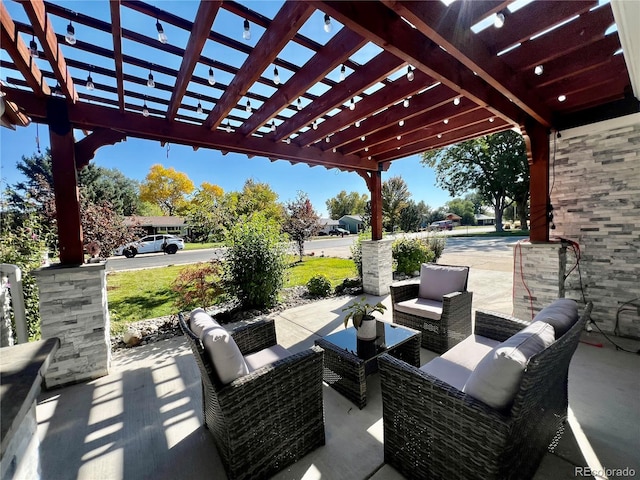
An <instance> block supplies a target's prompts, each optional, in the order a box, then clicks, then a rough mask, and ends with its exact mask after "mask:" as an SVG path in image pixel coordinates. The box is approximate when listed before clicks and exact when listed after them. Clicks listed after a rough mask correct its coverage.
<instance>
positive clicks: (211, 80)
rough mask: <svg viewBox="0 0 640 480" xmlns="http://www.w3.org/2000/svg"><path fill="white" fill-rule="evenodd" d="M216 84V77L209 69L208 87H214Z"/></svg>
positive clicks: (211, 69) (210, 68)
mask: <svg viewBox="0 0 640 480" xmlns="http://www.w3.org/2000/svg"><path fill="white" fill-rule="evenodd" d="M215 84H216V77H215V75H214V74H213V68H212V67H209V85H211V86H214V85H215Z"/></svg>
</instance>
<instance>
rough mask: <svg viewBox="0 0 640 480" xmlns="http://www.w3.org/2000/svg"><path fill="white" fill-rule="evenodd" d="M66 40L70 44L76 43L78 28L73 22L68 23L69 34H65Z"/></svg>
mask: <svg viewBox="0 0 640 480" xmlns="http://www.w3.org/2000/svg"><path fill="white" fill-rule="evenodd" d="M64 40H65V42H67V43H68V44H69V45H75V44H76V29H75V28H73V25H72V23H71V22H69V25H67V34H66V35H65V36H64Z"/></svg>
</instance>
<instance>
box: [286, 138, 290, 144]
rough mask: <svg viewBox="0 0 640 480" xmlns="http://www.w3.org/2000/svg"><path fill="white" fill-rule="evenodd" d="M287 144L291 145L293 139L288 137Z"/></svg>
mask: <svg viewBox="0 0 640 480" xmlns="http://www.w3.org/2000/svg"><path fill="white" fill-rule="evenodd" d="M285 142H287V145H291V138H290V137H287V139H286V140H285Z"/></svg>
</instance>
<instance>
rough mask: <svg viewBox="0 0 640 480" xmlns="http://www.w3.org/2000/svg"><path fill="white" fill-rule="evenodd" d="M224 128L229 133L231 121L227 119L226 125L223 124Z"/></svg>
mask: <svg viewBox="0 0 640 480" xmlns="http://www.w3.org/2000/svg"><path fill="white" fill-rule="evenodd" d="M225 130H226V131H227V133H231V122H230V121H229V120H227V125H226V126H225Z"/></svg>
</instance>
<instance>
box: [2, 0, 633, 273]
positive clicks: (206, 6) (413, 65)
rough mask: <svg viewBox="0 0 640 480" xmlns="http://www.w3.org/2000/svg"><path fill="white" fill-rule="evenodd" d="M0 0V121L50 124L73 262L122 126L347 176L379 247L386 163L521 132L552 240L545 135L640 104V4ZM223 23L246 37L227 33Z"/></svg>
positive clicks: (64, 250)
mask: <svg viewBox="0 0 640 480" xmlns="http://www.w3.org/2000/svg"><path fill="white" fill-rule="evenodd" d="M2 1H3V3H2V4H0V17H1V25H2V30H1V33H2V37H1V42H2V49H3V50H5V51H6V53H7V54H8V57H7V56H3V59H2V62H1V66H2V70H3V72H5V75H6V83H5V82H3V83H2V87H1V92H2V96H3V102H4V104H5V117H3V120H6V121H8V122H10V123H12V124H15V125H26V124H28V123H29V122H30V121H33V122H39V123H45V124H47V125H48V126H49V131H50V137H51V151H52V157H53V175H54V189H55V195H56V204H57V211H58V216H59V218H58V223H59V228H58V231H59V244H60V247H61V251H60V259H61V263H62V264H69V265H74V264H81V263H82V262H83V242H82V229H81V225H80V215H79V202H78V190H77V181H76V180H77V176H76V170H77V169H80V168H82V167H83V166H85V165H86V164H87V163H88V162H89V161H90V160H91V159H92V158H93V156H94V154H95V151H96V150H97V149H98V148H99V147H101V146H104V145H108V144H113V143H115V142H118V141H122V140H124V139H126V137H138V138H144V139H149V140H157V141H159V142H171V143H178V144H185V145H190V146H192V147H193V148H194V149H197V148H211V149H217V150H220V151H222V152H223V153H225V152H238V153H243V154H246V155H248V156H263V157H267V158H269V159H271V160H286V161H289V162H291V163H305V164H308V165H311V166H323V167H326V168H338V169H340V170H345V171H354V172H356V173H358V174H359V175H360V176H362V177H363V178H364V179H365V181H366V183H367V186H368V188H369V190H370V192H371V200H372V202H371V204H372V228H373V239H374V240H379V239H381V238H382V206H381V185H382V180H381V179H382V172H383V171H385V170H387V169H388V167H389V164H390V162H392V161H394V160H399V159H402V158H404V157H407V156H410V155H412V154H416V153H420V152H424V151H426V150H430V149H434V148H439V147H443V146H446V145H451V144H454V143H457V142H460V141H463V140H467V139H471V138H475V137H478V136H482V135H486V134H490V133H494V132H499V131H503V130H507V129H511V128H519V129H520V131H521V132H522V133H523V135H524V136H525V139H526V142H527V147H528V156H529V163H530V175H531V199H530V205H531V208H530V212H531V215H530V218H531V233H530V238H531V240H532V241H547V240H548V239H549V237H548V235H549V233H548V226H549V135H550V133H551V132H554V131H555V132H558V131H561V130H563V129H566V128H569V127H573V126H578V125H581V124H586V123H592V122H595V121H599V120H603V119H607V118H612V117H616V116H620V115H624V114H628V113H632V112H637V111H638V101H637V99H636V96H638V94H639V93H638V89H637V84H638V78H637V77H638V73H637V71H638V70H637V69H638V65H637V63H636V64H635V65H631V66H630V65H629V64H630V63H631V62H632V59H633V55H632V53H633V50H634V48H637V44H636V45H635V46H633V45H632V41H631V40H630V39H631V38H632V36H629V35H627V34H625V33H624V31H623V28H624V27H623V24H627V26H626V28H628V29H629V31H630V30H631V28H636V27H634V26H633V23H634V21H633V17H631V18H627V16H628V15H633V12H634V11H635V10H633V9H634V8H636V7H634V6H633V5H629V4H632V3H633V2H626V3H627V4H626V5H625V2H616V3H614V5H613V8H612V5H611V4H609V3H606V4H603V5H599V2H598V1H595V0H576V1H564V0H544V1H543V0H535V1H531V2H524V1H521V0H517V1H513V0H476V1H469V0H458V1H454V2H453V3H451V2H444V1H439V0H433V1H394V0H380V1H354V2H349V1H309V2H302V1H292V0H287V1H279V2H269V3H270V5H273V4H275V5H277V7H278V9H277V12H276V13H275V14H274V15H273V16H272V17H271V18H270V17H268V16H266V15H264V14H261V13H259V12H257V11H253V10H251V9H249V8H247V7H246V6H244V5H243V4H242V2H235V1H226V0H225V1H219V0H218V1H201V2H199V3H195V2H184V3H183V5H187V6H188V7H191V8H187V7H185V8H184V9H180V11H166V10H163V9H161V8H157V7H155V6H153V5H151V4H149V3H145V2H138V1H130V0H112V1H105V2H97V1H92V2H75V3H73V4H72V5H73V7H74V8H76V7H77V8H81V9H82V10H79V11H72V10H69V9H67V8H65V7H64V4H65V2H58V1H56V2H47V1H42V0H30V1H20V2H19V4H21V5H20V6H21V7H22V9H21V10H19V11H18V9H17V5H15V4H11V5H10V6H9V5H7V4H6V3H5V2H4V0H2ZM614 1H616V0H614ZM265 3H267V2H265ZM157 4H158V5H159V6H160V7H162V6H163V3H162V2H158V3H157ZM194 4H195V5H197V11H195V10H194V8H193V7H195V5H194ZM9 7H11V8H9ZM629 9H631V10H629ZM10 10H13V12H12V13H13V14H10ZM22 10H23V11H22ZM190 10H194V11H195V13H193V14H192V15H191V16H190V17H189V18H186V17H185V16H184V15H185V14H186V13H185V12H188V11H190ZM105 12H107V13H105ZM625 12H626V13H625ZM629 12H631V13H629ZM21 17H24V18H23V20H22V21H21V20H20V18H21ZM25 19H26V21H25ZM636 20H637V18H636ZM483 22H484V23H486V24H488V25H489V26H487V27H486V28H484V29H481V28H480V27H482V26H483ZM223 23H224V24H227V25H228V24H236V25H237V28H236V31H237V35H236V36H235V37H233V38H232V37H229V36H226V35H223V34H222V33H220V30H221V29H220V28H218V26H219V25H221V24H223ZM338 24H340V25H338ZM614 25H617V30H616V29H615V28H612V26H614ZM69 27H71V28H72V30H73V33H74V34H75V30H76V29H77V31H78V35H77V37H76V38H75V41H72V42H71V43H69V42H68V41H67V40H66V39H65V36H66V35H67V34H68V33H69V32H68V31H67V30H66V29H68V28H69ZM324 27H326V28H324ZM247 29H249V31H250V32H251V35H252V39H251V40H250V41H245V40H243V38H242V37H243V30H244V31H247ZM323 29H324V30H329V31H328V32H325V31H323ZM316 30H317V31H319V32H320V34H318V35H311V36H309V35H308V34H307V35H305V34H304V32H309V31H313V32H315V31H316ZM81 32H82V34H81ZM89 32H90V35H89V34H88V33H89ZM156 34H157V36H156ZM162 34H164V35H166V36H167V37H168V41H166V42H165V38H163V37H162ZM89 37H91V38H103V39H104V38H107V41H106V42H103V43H99V42H90V41H87V39H88V38H89ZM312 37H313V38H312ZM321 37H322V40H319V39H320V38H321ZM180 38H183V39H184V41H182V40H176V41H173V40H172V39H180ZM621 39H622V41H621ZM625 43H626V44H625ZM138 49H141V50H144V51H153V53H154V54H153V58H166V59H167V61H166V62H165V61H162V62H161V63H160V62H157V61H156V62H155V63H154V62H150V61H148V60H146V59H145V58H144V57H141V56H140V55H139V54H137V53H136V52H138V51H139V50H138ZM292 51H304V52H305V55H303V57H304V58H307V60H306V61H305V63H304V64H299V63H300V62H299V60H298V61H297V62H296V61H293V60H291V59H292V58H293V55H292V53H291V52H292ZM214 52H225V54H224V55H219V56H216V55H214ZM636 53H637V51H636ZM159 54H160V55H159ZM88 58H89V59H91V60H90V61H89V60H87V59H88ZM297 58H300V55H298V57H297ZM169 59H172V60H173V61H174V62H175V60H176V59H178V61H177V62H175V63H177V65H179V66H178V67H177V68H173V67H172V66H171V63H172V62H170V61H169ZM363 59H364V60H363ZM90 62H91V63H90ZM635 62H637V59H636V60H635ZM147 71H148V72H149V74H148V75H147V74H146V72H147ZM143 72H144V73H143ZM634 72H636V73H634ZM153 75H155V76H156V77H157V80H154V82H150V77H151V78H153ZM215 75H218V76H219V77H223V81H215ZM224 79H227V80H228V81H226V80H224ZM153 83H155V85H153V88H151V87H148V86H147V85H148V84H153ZM634 85H635V91H634V87H633V86H634ZM634 93H635V96H634ZM249 103H250V104H251V105H252V108H249ZM203 107H206V108H203ZM74 129H76V130H81V131H83V132H84V134H85V136H84V138H82V139H79V140H76V139H75V138H74V134H73V132H74Z"/></svg>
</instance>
